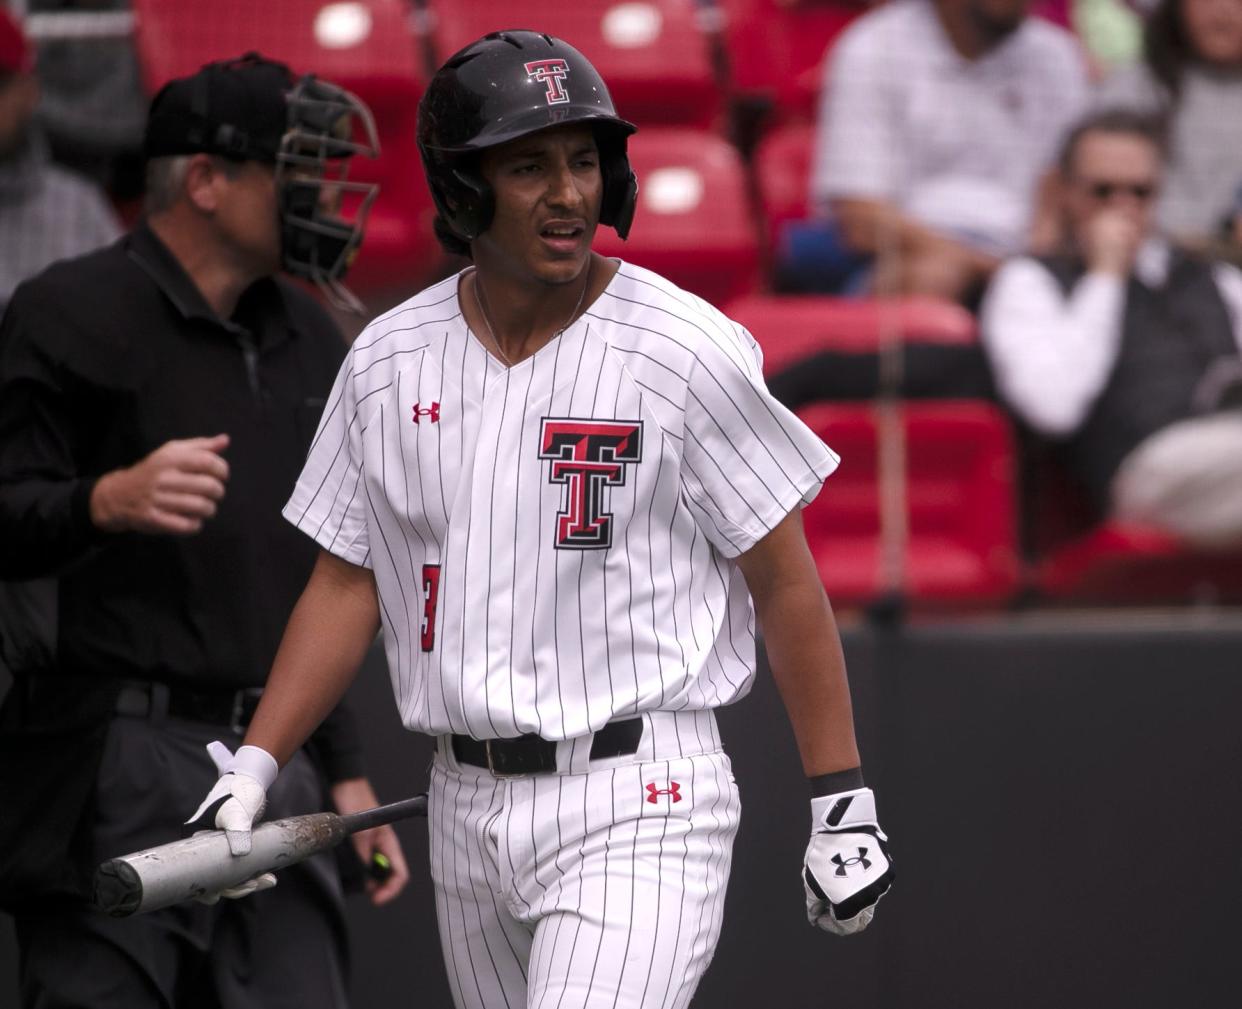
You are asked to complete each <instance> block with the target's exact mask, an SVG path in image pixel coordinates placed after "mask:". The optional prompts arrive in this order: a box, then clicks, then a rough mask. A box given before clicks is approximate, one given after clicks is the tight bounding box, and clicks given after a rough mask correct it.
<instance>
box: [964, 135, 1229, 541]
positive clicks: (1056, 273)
mask: <svg viewBox="0 0 1242 1009" xmlns="http://www.w3.org/2000/svg"><path fill="white" fill-rule="evenodd" d="M1162 162H1163V149H1162V138H1161V134H1160V132H1159V130H1158V128H1157V125H1156V124H1155V122H1154V121H1153V120H1151V119H1149V118H1144V117H1143V116H1142V115H1140V114H1138V113H1135V112H1128V111H1116V112H1103V113H1098V114H1096V115H1094V116H1092V117H1090V118H1088V119H1086V120H1085V121H1084V122H1083V123H1082V124H1081V125H1080V126H1079V127H1078V128H1077V129H1076V130H1075V131H1074V132H1073V133H1072V134H1071V136H1070V138H1069V140H1068V141H1067V143H1066V150H1065V154H1064V156H1063V158H1062V170H1063V172H1064V175H1065V180H1064V187H1063V196H1062V201H1063V210H1064V214H1065V218H1066V223H1067V225H1068V227H1067V234H1068V235H1069V241H1068V245H1067V248H1066V249H1065V251H1064V252H1063V253H1061V254H1058V255H1053V256H1048V257H1045V258H1041V259H1036V258H1030V257H1022V258H1018V259H1014V260H1011V261H1010V262H1007V263H1006V264H1005V265H1004V266H1003V267H1001V269H1000V270H999V271H998V273H997V275H996V278H995V280H994V281H993V283H992V287H991V289H990V290H989V292H988V294H987V298H986V299H985V301H984V305H983V314H982V330H983V337H984V342H985V345H986V347H987V350H988V353H989V356H990V357H991V360H992V363H993V367H994V369H995V372H996V382H997V386H998V387H999V388H1000V390H1001V393H1002V395H1003V397H1004V398H1005V399H1006V400H1007V401H1008V403H1009V404H1010V405H1011V406H1012V407H1013V408H1014V410H1015V411H1016V412H1017V413H1018V414H1019V415H1021V417H1022V418H1023V419H1024V420H1025V421H1026V422H1027V423H1028V424H1030V426H1031V427H1033V428H1034V429H1035V430H1036V431H1037V432H1039V433H1041V434H1043V435H1045V436H1048V437H1051V438H1053V439H1057V440H1059V441H1063V443H1064V448H1065V449H1066V453H1067V461H1068V464H1069V466H1070V467H1071V469H1072V471H1073V472H1074V474H1075V475H1076V476H1077V477H1078V479H1079V480H1080V481H1081V482H1082V484H1083V485H1084V487H1085V488H1086V489H1087V490H1088V491H1089V492H1090V493H1091V494H1092V496H1093V498H1094V500H1095V504H1096V505H1097V507H1098V509H1099V511H1100V514H1101V515H1104V514H1109V513H1111V514H1112V515H1113V516H1115V517H1117V518H1121V519H1129V520H1134V521H1139V522H1143V523H1148V524H1153V525H1157V526H1160V527H1162V528H1165V529H1167V530H1168V531H1170V532H1173V533H1175V534H1178V535H1180V536H1182V537H1184V538H1185V539H1186V540H1188V541H1189V542H1191V543H1194V544H1196V545H1199V546H1203V547H1209V548H1210V547H1218V546H1221V547H1227V546H1232V545H1235V544H1237V543H1239V542H1242V354H1240V352H1239V347H1240V346H1242V272H1239V271H1238V270H1237V269H1236V268H1234V267H1232V266H1229V265H1225V264H1219V263H1217V264H1213V263H1210V262H1208V261H1206V260H1203V259H1200V258H1197V257H1195V256H1193V255H1191V254H1190V253H1187V252H1182V251H1179V250H1177V249H1175V248H1173V247H1172V246H1170V244H1169V243H1168V242H1167V241H1166V240H1164V239H1163V238H1161V237H1160V235H1159V234H1158V232H1157V231H1156V230H1155V229H1154V227H1153V220H1152V218H1153V214H1152V206H1153V202H1154V201H1155V199H1156V197H1157V196H1158V193H1159V190H1160V184H1161V176H1162V167H1163V166H1162Z"/></svg>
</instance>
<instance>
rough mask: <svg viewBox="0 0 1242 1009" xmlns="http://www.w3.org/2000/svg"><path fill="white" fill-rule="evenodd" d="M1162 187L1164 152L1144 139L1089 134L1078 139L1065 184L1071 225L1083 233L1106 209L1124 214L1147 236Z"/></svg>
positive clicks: (1125, 134) (1131, 136) (1129, 135)
mask: <svg viewBox="0 0 1242 1009" xmlns="http://www.w3.org/2000/svg"><path fill="white" fill-rule="evenodd" d="M1159 187H1160V154H1159V152H1158V151H1157V150H1156V148H1155V145H1153V144H1152V143H1151V141H1149V140H1147V139H1146V138H1145V137H1141V136H1138V135H1134V134H1129V133H1105V132H1102V131H1101V132H1099V133H1087V134H1085V135H1084V136H1083V137H1082V138H1081V139H1080V140H1079V141H1078V145H1077V150H1076V151H1075V152H1074V158H1073V162H1072V165H1071V171H1070V176H1069V178H1068V179H1067V180H1066V192H1065V204H1066V210H1067V211H1068V214H1069V223H1070V227H1071V229H1072V230H1073V232H1074V233H1075V234H1076V235H1082V234H1083V231H1084V229H1085V228H1086V226H1087V225H1088V224H1089V223H1090V222H1091V220H1092V219H1093V218H1094V217H1095V216H1096V215H1097V214H1099V213H1101V212H1103V211H1105V210H1111V211H1116V212H1119V213H1122V214H1125V215H1126V216H1127V217H1129V218H1130V219H1131V220H1132V221H1134V223H1135V224H1136V225H1137V226H1138V228H1139V230H1140V232H1141V233H1146V231H1147V230H1148V228H1150V226H1151V214H1152V207H1153V205H1154V204H1155V199H1156V195H1157V193H1158V192H1159Z"/></svg>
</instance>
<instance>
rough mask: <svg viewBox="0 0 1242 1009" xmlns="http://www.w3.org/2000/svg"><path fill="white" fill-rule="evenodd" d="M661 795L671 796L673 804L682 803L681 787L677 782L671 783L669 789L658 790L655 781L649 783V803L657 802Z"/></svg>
mask: <svg viewBox="0 0 1242 1009" xmlns="http://www.w3.org/2000/svg"><path fill="white" fill-rule="evenodd" d="M661 795H667V796H669V797H670V798H671V799H672V801H673V802H681V785H679V784H678V783H677V782H675V781H670V782H669V783H668V788H657V787H656V783H655V782H654V781H649V782H647V801H648V802H656V801H657V800H658V799H659V797H660V796H661Z"/></svg>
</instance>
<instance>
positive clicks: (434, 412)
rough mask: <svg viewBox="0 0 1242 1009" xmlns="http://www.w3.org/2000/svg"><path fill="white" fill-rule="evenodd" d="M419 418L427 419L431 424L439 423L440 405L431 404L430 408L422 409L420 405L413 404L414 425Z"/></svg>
mask: <svg viewBox="0 0 1242 1009" xmlns="http://www.w3.org/2000/svg"><path fill="white" fill-rule="evenodd" d="M419 417H429V418H430V419H431V423H433V424H439V423H440V404H439V403H432V404H431V406H427V407H424V406H423V405H422V404H421V403H415V404H414V423H415V424H417V423H418V418H419Z"/></svg>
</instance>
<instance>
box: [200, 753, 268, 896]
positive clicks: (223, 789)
mask: <svg viewBox="0 0 1242 1009" xmlns="http://www.w3.org/2000/svg"><path fill="white" fill-rule="evenodd" d="M207 752H208V753H210V754H211V759H212V760H213V761H214V762H215V765H216V768H217V769H218V770H219V771H220V780H219V781H217V782H216V784H215V786H214V787H213V788H212V790H211V791H210V792H208V793H207V798H205V799H204V800H203V802H202V805H200V806H199V807H198V809H197V810H195V812H194V815H193V816H191V817H190V818H189V819H188V820H187V821H186V826H187V827H189V828H199V829H201V830H210V829H212V828H213V827H214V828H216V829H218V830H223V831H224V836H225V837H226V838H227V839H228V842H229V851H230V852H232V853H233V854H234V855H246V854H249V853H250V829H251V827H253V826H254V824H255V823H256V822H258V820H259V818H260V817H261V816H262V815H263V807H264V806H265V805H267V790H268V788H270V787H271V785H272V782H274V781H275V780H276V775H277V773H278V772H279V770H280V768H279V765H277V763H276V758H275V757H273V756H272V755H271V754H270V753H268V752H267V751H266V750H264V749H262V748H261V747H258V746H243V747H240V748H239V749H238V751H237V753H235V754H234V753H230V752H229V748H228V747H227V746H225V745H224V744H223V743H221V742H220V741H219V740H216V741H215V742H212V743H209V744H207ZM272 885H275V880H273V883H272ZM242 896H244V894H243V895H242Z"/></svg>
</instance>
